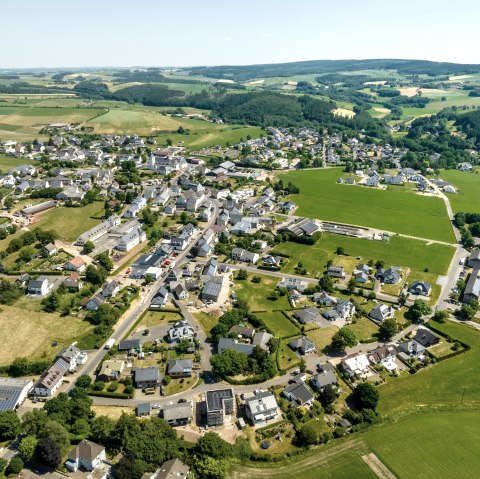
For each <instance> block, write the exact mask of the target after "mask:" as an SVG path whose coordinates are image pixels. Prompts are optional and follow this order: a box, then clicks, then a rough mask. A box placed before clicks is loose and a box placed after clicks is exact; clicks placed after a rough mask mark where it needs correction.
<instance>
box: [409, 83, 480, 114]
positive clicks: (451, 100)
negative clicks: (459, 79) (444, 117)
mask: <svg viewBox="0 0 480 479" xmlns="http://www.w3.org/2000/svg"><path fill="white" fill-rule="evenodd" d="M425 91H428V90H425ZM455 93H459V92H448V93H447V94H446V95H440V97H441V96H445V97H446V100H444V101H441V100H440V99H439V96H436V97H434V96H433V94H432V93H430V94H428V93H427V94H426V95H425V96H426V97H428V96H429V97H430V98H432V99H434V98H437V99H438V100H435V101H432V102H431V103H428V104H427V105H426V106H425V108H416V107H402V112H403V117H402V119H403V120H412V119H414V118H417V117H419V116H425V115H434V114H435V113H438V112H439V111H441V110H443V109H444V108H450V107H453V106H456V107H461V106H470V107H475V108H478V107H480V98H478V97H471V96H468V95H464V94H455Z"/></svg>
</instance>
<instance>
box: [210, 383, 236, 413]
mask: <svg viewBox="0 0 480 479" xmlns="http://www.w3.org/2000/svg"><path fill="white" fill-rule="evenodd" d="M224 399H233V389H231V388H230V389H216V390H214V391H207V393H206V403H207V411H219V410H221V409H223V400H224Z"/></svg>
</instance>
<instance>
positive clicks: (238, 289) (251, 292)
mask: <svg viewBox="0 0 480 479" xmlns="http://www.w3.org/2000/svg"><path fill="white" fill-rule="evenodd" d="M235 276H236V274H235ZM254 276H260V278H261V282H260V283H253V282H252V278H253V277H254ZM279 281H280V279H279V278H274V277H272V276H266V275H262V274H253V273H249V274H248V278H247V279H246V280H237V279H236V280H235V285H234V286H233V290H234V291H235V293H236V294H237V296H238V297H239V298H241V299H243V300H245V301H246V302H247V303H248V305H249V307H250V309H251V310H252V311H273V310H281V309H290V304H289V302H288V298H287V296H286V295H285V296H280V297H279V298H278V299H275V300H274V299H270V295H271V293H272V291H273V290H274V289H275V288H276V286H277V284H278V282H279Z"/></svg>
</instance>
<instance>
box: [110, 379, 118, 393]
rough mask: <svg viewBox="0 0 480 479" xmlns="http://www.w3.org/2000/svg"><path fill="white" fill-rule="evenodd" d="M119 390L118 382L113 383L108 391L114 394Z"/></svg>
mask: <svg viewBox="0 0 480 479" xmlns="http://www.w3.org/2000/svg"><path fill="white" fill-rule="evenodd" d="M117 389H118V383H117V382H116V381H113V382H112V383H110V385H109V386H108V389H107V391H109V392H111V393H114V392H115V391H116V390H117Z"/></svg>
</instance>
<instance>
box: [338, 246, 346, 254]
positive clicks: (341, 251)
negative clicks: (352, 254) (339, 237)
mask: <svg viewBox="0 0 480 479" xmlns="http://www.w3.org/2000/svg"><path fill="white" fill-rule="evenodd" d="M336 253H337V255H339V256H342V255H344V254H345V249H344V248H343V246H337V250H336Z"/></svg>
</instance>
